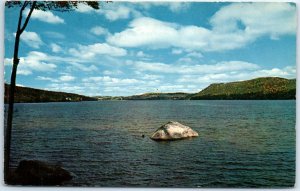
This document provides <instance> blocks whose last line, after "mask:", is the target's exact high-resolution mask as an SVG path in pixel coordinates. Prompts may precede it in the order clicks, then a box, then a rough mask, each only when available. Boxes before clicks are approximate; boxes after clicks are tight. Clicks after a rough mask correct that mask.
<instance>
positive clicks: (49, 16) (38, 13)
mask: <svg viewBox="0 0 300 191" xmlns="http://www.w3.org/2000/svg"><path fill="white" fill-rule="evenodd" d="M28 13H29V9H26V10H25V11H24V15H26V16H27V15H28ZM31 19H37V20H39V21H42V22H46V23H51V24H62V23H65V21H64V20H63V19H62V18H60V17H59V16H56V15H54V14H53V13H52V12H51V11H42V10H36V9H35V10H34V11H33V12H32V15H31Z"/></svg>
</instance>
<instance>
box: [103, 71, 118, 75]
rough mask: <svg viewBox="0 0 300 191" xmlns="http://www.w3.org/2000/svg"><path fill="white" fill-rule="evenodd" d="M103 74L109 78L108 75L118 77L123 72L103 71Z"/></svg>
mask: <svg viewBox="0 0 300 191" xmlns="http://www.w3.org/2000/svg"><path fill="white" fill-rule="evenodd" d="M103 74H104V75H106V76H109V75H120V74H123V72H122V71H121V70H112V71H110V70H105V71H103Z"/></svg>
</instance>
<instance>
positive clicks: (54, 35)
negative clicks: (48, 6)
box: [44, 31, 66, 40]
mask: <svg viewBox="0 0 300 191" xmlns="http://www.w3.org/2000/svg"><path fill="white" fill-rule="evenodd" d="M44 34H45V35H47V37H49V38H56V39H60V40H61V39H65V38H66V37H65V35H64V34H61V33H59V32H54V31H46V32H44Z"/></svg>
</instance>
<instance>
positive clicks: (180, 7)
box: [136, 1, 190, 13]
mask: <svg viewBox="0 0 300 191" xmlns="http://www.w3.org/2000/svg"><path fill="white" fill-rule="evenodd" d="M136 4H137V5H139V6H141V7H143V8H144V9H145V10H148V9H149V8H151V7H158V6H161V7H167V8H168V9H169V10H170V11H172V12H174V13H179V12H182V11H186V10H187V9H188V8H189V7H190V3H189V2H155V1H153V2H141V3H139V2H137V3H136Z"/></svg>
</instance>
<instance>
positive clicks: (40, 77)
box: [36, 76, 59, 82]
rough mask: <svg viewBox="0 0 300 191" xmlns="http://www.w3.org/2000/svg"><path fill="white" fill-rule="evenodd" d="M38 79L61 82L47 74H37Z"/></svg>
mask: <svg viewBox="0 0 300 191" xmlns="http://www.w3.org/2000/svg"><path fill="white" fill-rule="evenodd" d="M36 79H37V80H42V81H50V82H59V80H57V79H54V78H50V77H45V76H37V77H36Z"/></svg>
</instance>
